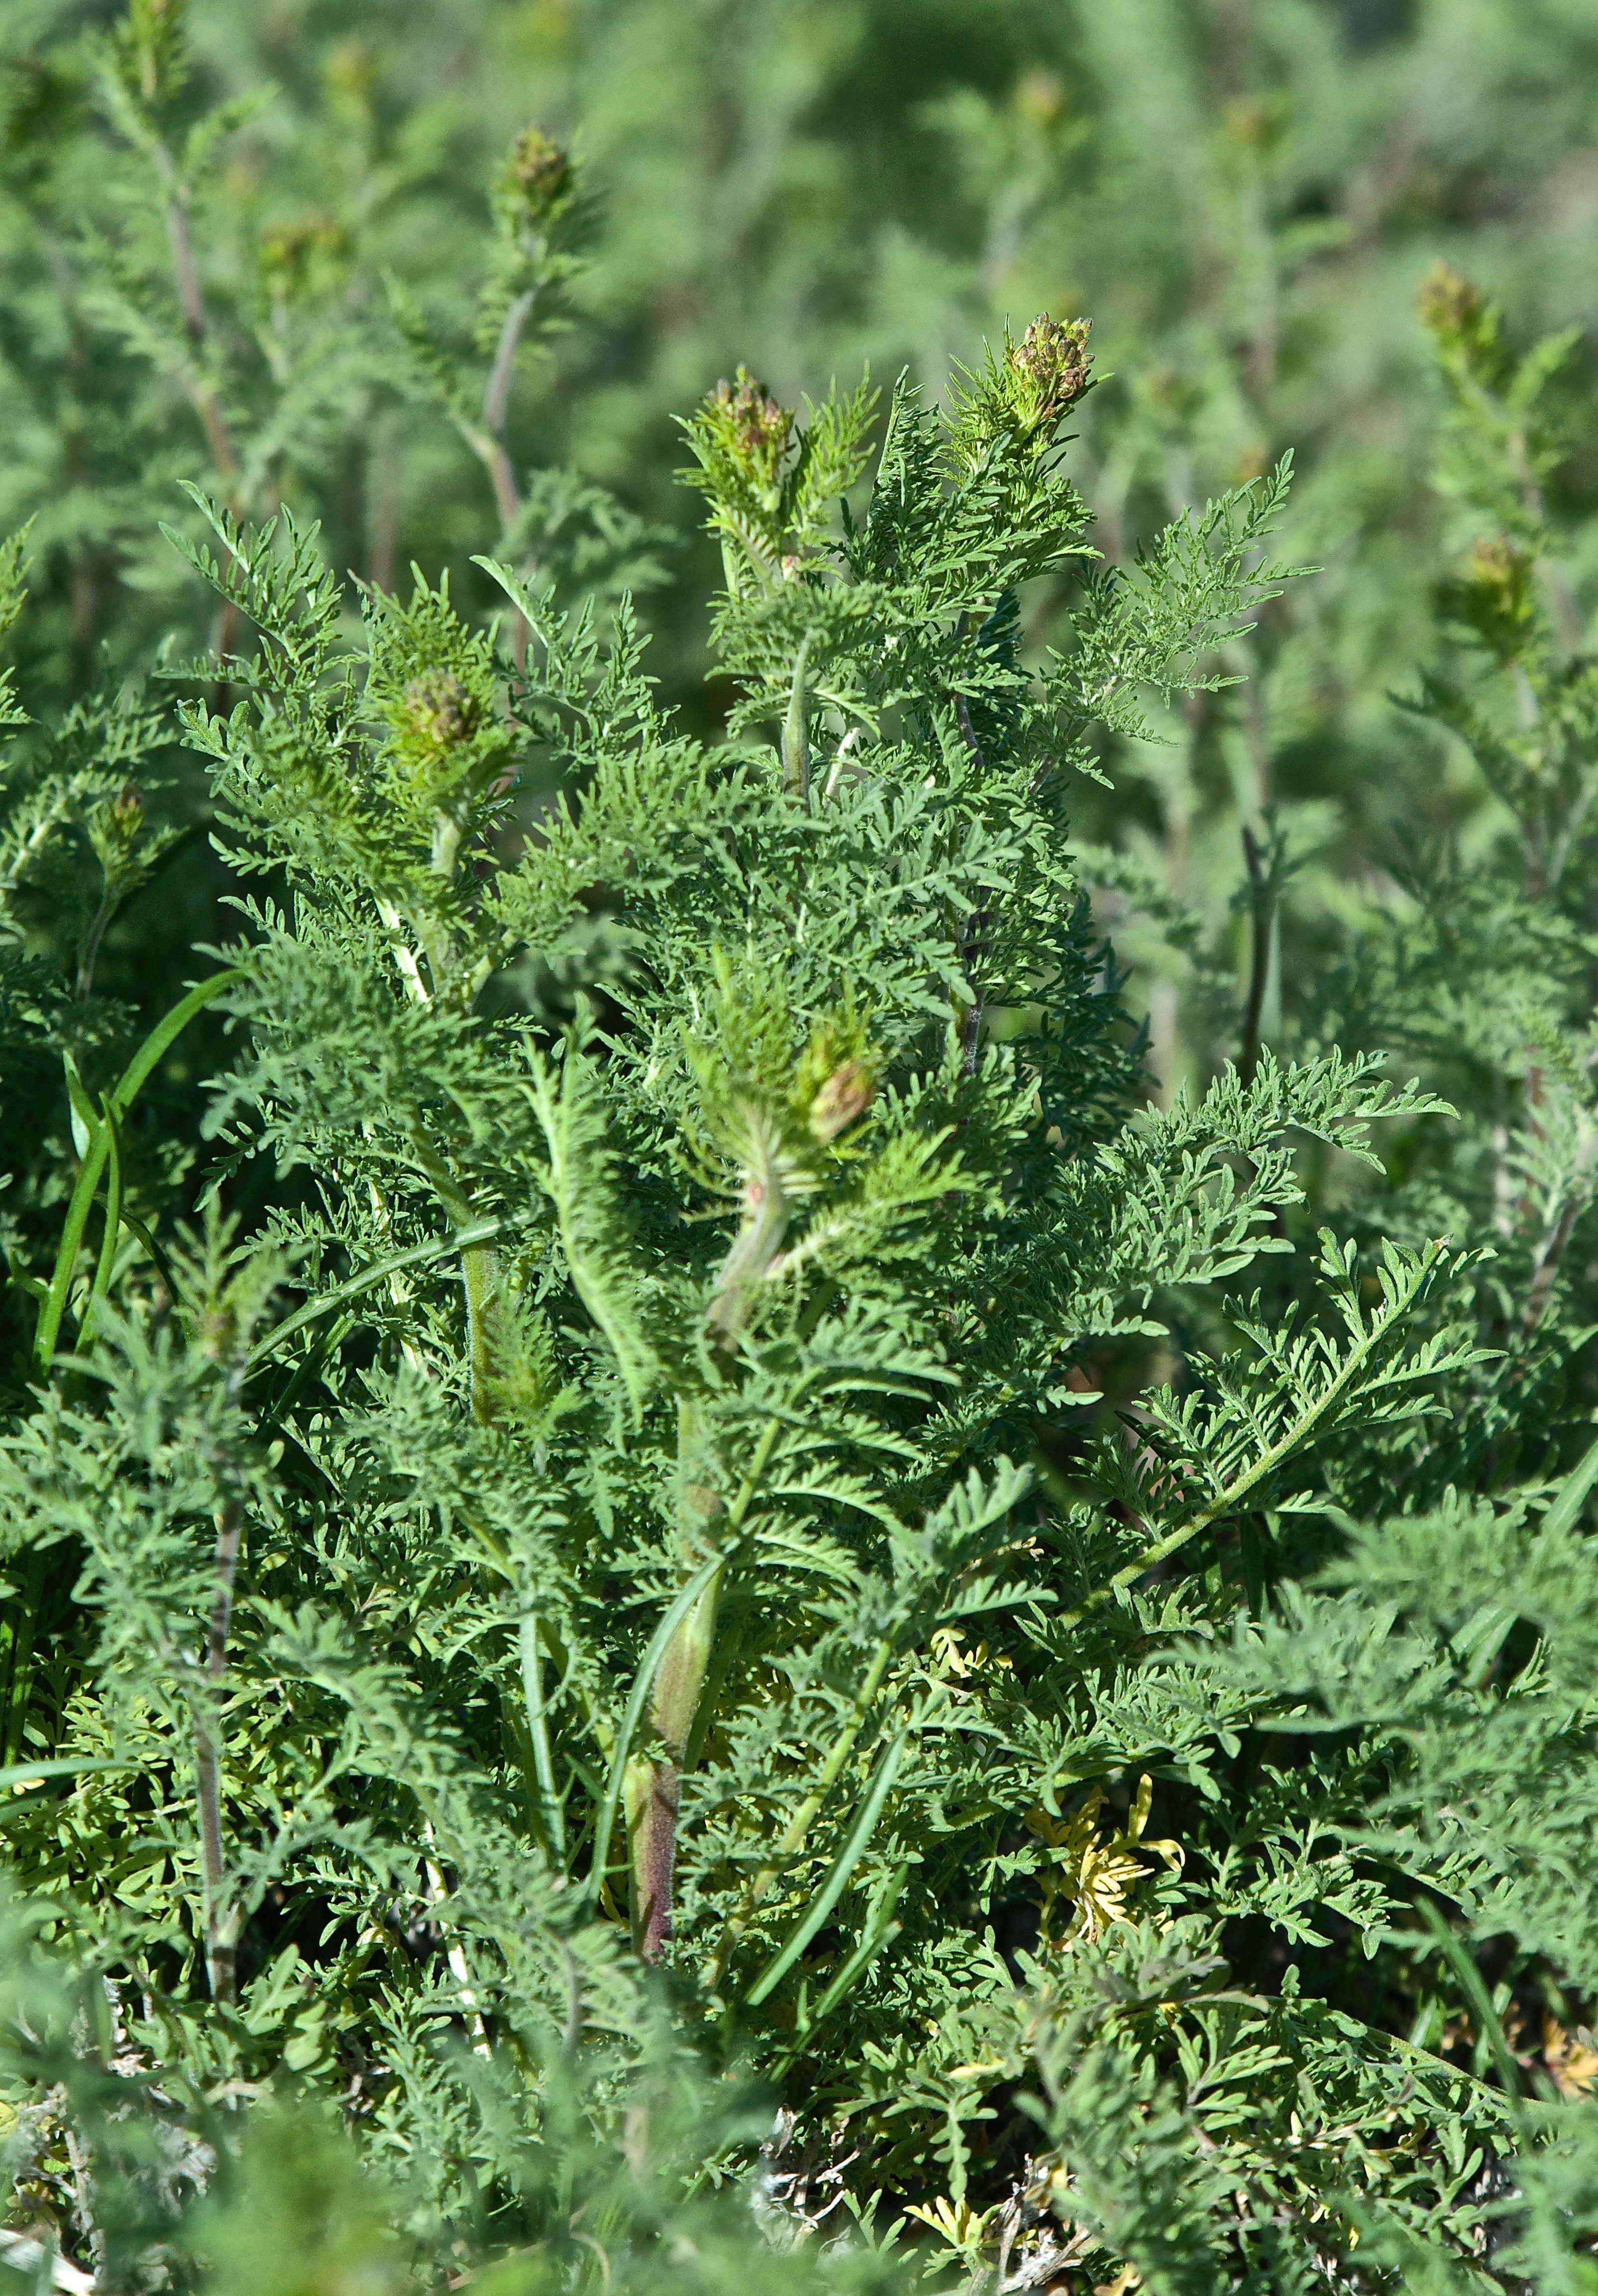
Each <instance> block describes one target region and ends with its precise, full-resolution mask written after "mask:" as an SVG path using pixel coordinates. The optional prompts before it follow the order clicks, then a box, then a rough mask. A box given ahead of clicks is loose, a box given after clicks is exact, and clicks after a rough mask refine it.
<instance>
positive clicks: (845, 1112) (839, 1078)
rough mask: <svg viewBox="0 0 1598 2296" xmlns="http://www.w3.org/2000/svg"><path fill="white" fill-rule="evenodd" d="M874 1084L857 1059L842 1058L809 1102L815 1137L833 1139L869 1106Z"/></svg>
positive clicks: (863, 1113) (844, 1130)
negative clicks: (845, 1059) (847, 1059)
mask: <svg viewBox="0 0 1598 2296" xmlns="http://www.w3.org/2000/svg"><path fill="white" fill-rule="evenodd" d="M874 1089H875V1087H873V1084H872V1080H871V1077H870V1075H869V1073H868V1072H867V1070H866V1069H865V1066H864V1065H863V1064H862V1062H859V1061H843V1062H840V1064H839V1066H838V1067H837V1068H835V1069H834V1070H832V1075H831V1076H830V1077H829V1078H827V1080H826V1082H825V1083H824V1085H823V1086H822V1087H821V1089H820V1091H819V1092H818V1093H817V1094H816V1095H815V1099H814V1100H813V1101H812V1102H811V1103H810V1129H811V1131H812V1132H813V1133H814V1134H815V1137H816V1138H817V1139H818V1140H836V1139H837V1137H838V1136H839V1134H840V1132H847V1131H848V1128H849V1126H850V1125H851V1124H853V1123H854V1121H855V1119H856V1117H860V1116H864V1115H865V1111H866V1110H867V1109H868V1108H869V1107H870V1106H871V1101H872V1094H873V1090H874Z"/></svg>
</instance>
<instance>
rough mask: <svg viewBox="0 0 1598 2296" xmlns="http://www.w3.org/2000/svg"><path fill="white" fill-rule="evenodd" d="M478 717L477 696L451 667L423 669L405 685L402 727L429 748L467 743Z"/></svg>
mask: <svg viewBox="0 0 1598 2296" xmlns="http://www.w3.org/2000/svg"><path fill="white" fill-rule="evenodd" d="M481 717H482V712H481V710H480V709H479V706H478V701H477V697H476V695H475V694H474V693H471V692H470V690H469V689H468V688H467V687H466V686H464V685H462V683H461V681H460V679H459V678H458V677H457V676H455V672H454V671H453V670H448V669H427V670H423V671H422V675H421V676H419V677H414V678H412V680H411V682H410V684H409V685H407V686H406V690H405V720H404V722H405V730H406V732H407V733H408V734H411V735H412V736H413V737H414V739H415V740H416V741H417V742H421V743H422V745H423V746H424V747H426V748H428V749H432V750H448V749H453V748H454V747H455V744H456V742H469V741H470V740H471V736H472V735H473V734H475V733H476V731H477V729H478V726H479V723H480V721H481Z"/></svg>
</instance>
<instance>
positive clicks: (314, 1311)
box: [245, 1219, 510, 1371]
mask: <svg viewBox="0 0 1598 2296" xmlns="http://www.w3.org/2000/svg"><path fill="white" fill-rule="evenodd" d="M509 1225H510V1224H509V1222H508V1221H506V1220H503V1219H483V1220H475V1221H473V1222H472V1224H471V1226H470V1227H465V1228H461V1229H457V1231H456V1232H455V1234H454V1235H447V1236H444V1237H441V1238H438V1239H437V1240H435V1241H434V1242H430V1243H414V1244H412V1245H411V1246H410V1248H409V1249H408V1250H407V1251H397V1252H395V1253H393V1254H392V1255H391V1257H390V1258H389V1259H380V1260H378V1261H376V1262H375V1263H374V1265H373V1266H372V1267H365V1268H363V1269H362V1270H361V1273H360V1274H359V1275H351V1276H349V1277H348V1279H347V1280H346V1281H345V1282H344V1283H338V1284H335V1285H334V1287H333V1289H332V1291H331V1292H318V1293H317V1295H316V1298H315V1299H314V1300H307V1302H306V1304H305V1306H304V1307H303V1308H295V1310H294V1312H293V1314H292V1315H291V1316H284V1317H283V1322H282V1323H281V1324H275V1325H274V1326H273V1328H272V1330H271V1331H269V1332H268V1333H266V1338H265V1339H264V1340H258V1341H256V1344H255V1345H254V1347H252V1348H251V1349H250V1353H249V1355H248V1356H247V1357H246V1358H245V1365H246V1368H247V1369H249V1370H250V1371H254V1370H255V1369H256V1368H257V1367H258V1365H261V1364H264V1363H265V1362H266V1359H267V1357H270V1356H275V1354H276V1353H277V1351H278V1349H280V1348H281V1347H282V1346H283V1342H284V1341H285V1340H291V1339H292V1338H293V1336H294V1334H295V1333H296V1332H302V1331H304V1330H305V1328H306V1326H307V1324H315V1323H318V1322H320V1320H321V1318H322V1317H323V1316H326V1315H330V1314H331V1313H332V1310H333V1309H334V1308H340V1307H342V1306H343V1305H344V1303H345V1301H346V1300H354V1299H357V1298H358V1297H359V1296H360V1294H361V1293H362V1292H369V1291H371V1289H372V1288H373V1285H374V1284H377V1283H384V1282H386V1281H387V1279H388V1278H389V1276H390V1275H398V1274H399V1273H400V1272H401V1270H403V1269H405V1268H407V1267H422V1266H423V1265H424V1264H425V1263H426V1262H427V1261H429V1260H432V1259H450V1258H452V1257H453V1256H454V1254H455V1253H456V1252H459V1253H460V1254H461V1256H462V1258H463V1259H464V1258H465V1256H466V1254H467V1253H468V1252H469V1251H471V1249H472V1247H473V1246H474V1245H477V1244H479V1243H492V1242H496V1240H497V1239H498V1238H499V1237H501V1236H503V1235H504V1234H506V1232H507V1230H508V1227H509Z"/></svg>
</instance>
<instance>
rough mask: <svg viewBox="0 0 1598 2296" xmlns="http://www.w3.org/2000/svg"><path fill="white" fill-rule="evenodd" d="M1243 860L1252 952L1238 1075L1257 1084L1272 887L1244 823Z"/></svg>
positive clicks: (1256, 845)
mask: <svg viewBox="0 0 1598 2296" xmlns="http://www.w3.org/2000/svg"><path fill="white" fill-rule="evenodd" d="M1243 859H1244V861H1245V862H1246V863H1247V864H1248V870H1249V895H1250V899H1249V915H1250V944H1251V946H1250V963H1249V1005H1248V1010H1247V1012H1246V1013H1245V1014H1244V1016H1243V1041H1242V1050H1241V1051H1240V1052H1239V1054H1238V1056H1237V1073H1238V1075H1239V1077H1240V1078H1242V1082H1243V1083H1244V1084H1245V1085H1248V1084H1252V1083H1253V1081H1254V1071H1255V1070H1256V1069H1257V1068H1258V1065H1259V1033H1260V1022H1261V1020H1262V1018H1263V1016H1264V1013H1265V992H1266V980H1267V979H1268V977H1269V973H1270V969H1271V909H1272V906H1273V905H1272V899H1271V887H1270V882H1269V880H1268V879H1267V877H1266V872H1265V869H1264V867H1263V866H1262V865H1261V861H1260V855H1259V843H1258V839H1257V838H1256V837H1255V834H1254V832H1253V831H1252V830H1251V829H1250V826H1249V824H1247V822H1245V823H1244V824H1243Z"/></svg>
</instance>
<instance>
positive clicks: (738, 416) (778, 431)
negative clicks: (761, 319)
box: [705, 366, 793, 491]
mask: <svg viewBox="0 0 1598 2296" xmlns="http://www.w3.org/2000/svg"><path fill="white" fill-rule="evenodd" d="M705 412H706V414H707V415H708V416H709V421H710V425H711V427H712V429H713V430H715V432H716V433H717V437H718V438H719V439H720V440H721V442H722V444H723V445H724V446H725V447H726V448H727V450H728V451H729V452H730V453H731V454H732V455H733V458H734V460H735V461H737V462H739V463H742V465H743V467H744V470H745V471H746V472H747V474H748V476H749V478H750V480H751V481H752V482H753V483H754V484H755V485H756V486H757V487H759V488H764V489H766V490H768V491H769V490H770V489H772V488H774V487H775V486H776V483H777V479H778V474H779V473H780V471H781V470H782V467H783V456H784V455H786V453H787V452H788V442H789V440H790V439H791V437H792V436H793V414H792V411H791V408H789V407H786V406H778V404H777V402H776V400H775V399H774V398H772V397H771V395H770V393H769V392H768V391H767V390H766V388H765V385H764V384H762V383H759V382H757V381H756V380H755V378H754V376H753V375H752V374H750V371H749V369H748V368H747V367H746V366H741V367H740V368H739V369H738V373H737V376H736V379H735V380H734V381H732V382H729V381H727V380H726V378H725V375H724V376H723V377H722V380H721V381H719V382H718V383H717V386H716V388H715V389H714V390H713V391H711V392H710V394H709V397H708V398H707V399H706V401H705Z"/></svg>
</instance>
